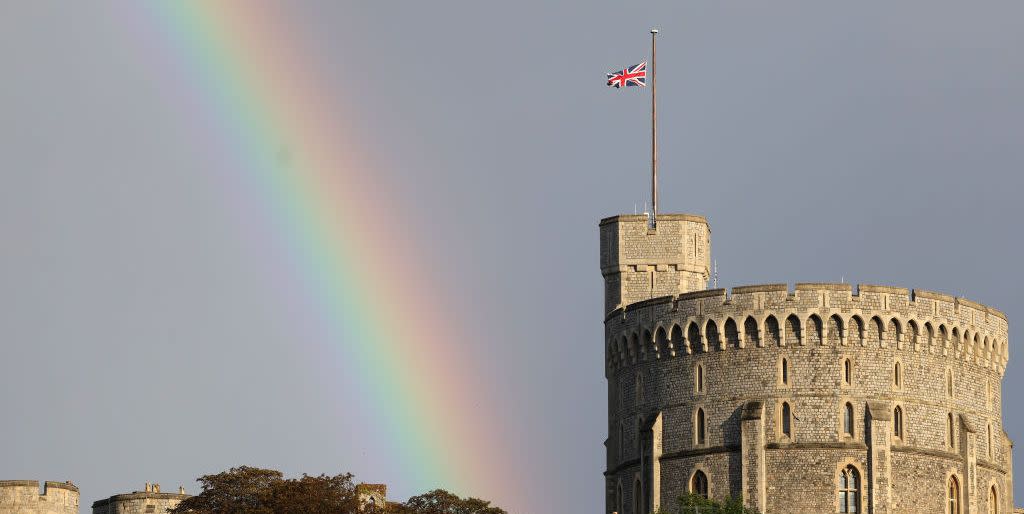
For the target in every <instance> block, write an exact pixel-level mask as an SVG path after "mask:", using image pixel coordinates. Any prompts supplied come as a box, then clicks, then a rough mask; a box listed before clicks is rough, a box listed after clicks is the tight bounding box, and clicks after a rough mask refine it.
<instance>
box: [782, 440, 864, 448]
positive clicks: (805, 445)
mask: <svg viewBox="0 0 1024 514" xmlns="http://www.w3.org/2000/svg"><path fill="white" fill-rule="evenodd" d="M764 449H766V450H867V449H868V445H866V444H864V443H861V442H851V443H843V442H838V441H821V442H813V443H768V444H766V445H764Z"/></svg>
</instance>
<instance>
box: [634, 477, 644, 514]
mask: <svg viewBox="0 0 1024 514" xmlns="http://www.w3.org/2000/svg"><path fill="white" fill-rule="evenodd" d="M643 497H644V492H643V490H642V489H641V488H640V481H639V480H637V481H636V483H635V484H633V514H641V513H642V510H641V509H643Z"/></svg>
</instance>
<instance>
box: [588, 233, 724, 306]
mask: <svg viewBox="0 0 1024 514" xmlns="http://www.w3.org/2000/svg"><path fill="white" fill-rule="evenodd" d="M600 231H601V274H602V275H603V276H604V281H605V311H604V312H609V311H611V310H613V309H615V308H618V307H622V306H625V305H630V304H633V303H636V302H639V301H643V300H648V299H650V298H656V297H659V296H665V295H677V294H680V293H686V292H689V291H698V290H702V289H705V288H706V287H707V283H708V277H709V273H710V266H711V229H709V228H708V222H707V220H706V219H704V218H703V217H701V216H693V215H690V214H664V215H659V216H658V229H657V230H650V229H648V227H647V216H625V215H623V216H614V217H611V218H606V219H604V220H601V224H600Z"/></svg>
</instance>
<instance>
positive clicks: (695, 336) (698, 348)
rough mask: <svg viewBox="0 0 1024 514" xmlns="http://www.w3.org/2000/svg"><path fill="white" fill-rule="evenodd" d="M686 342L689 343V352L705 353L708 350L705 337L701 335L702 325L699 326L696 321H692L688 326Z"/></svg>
mask: <svg viewBox="0 0 1024 514" xmlns="http://www.w3.org/2000/svg"><path fill="white" fill-rule="evenodd" d="M686 343H687V345H689V351H688V352H687V353H704V352H706V351H707V347H706V346H705V344H704V338H703V337H701V335H700V327H698V326H697V322H696V321H691V322H690V324H689V325H688V326H687V327H686Z"/></svg>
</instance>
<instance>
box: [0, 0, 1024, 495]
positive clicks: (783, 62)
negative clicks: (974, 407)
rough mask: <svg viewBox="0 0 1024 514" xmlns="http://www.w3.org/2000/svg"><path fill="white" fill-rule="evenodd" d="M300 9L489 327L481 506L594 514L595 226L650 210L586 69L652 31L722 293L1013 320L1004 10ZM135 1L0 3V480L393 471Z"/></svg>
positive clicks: (599, 438) (450, 280) (606, 93)
mask: <svg viewBox="0 0 1024 514" xmlns="http://www.w3.org/2000/svg"><path fill="white" fill-rule="evenodd" d="M294 8H295V9H296V10H297V11H298V12H297V14H296V16H295V18H294V19H295V20H299V22H301V23H302V24H303V26H302V27H299V28H298V29H297V30H298V31H299V32H302V33H304V34H305V35H306V37H307V38H308V43H309V44H310V45H312V47H313V48H316V51H317V52H318V58H321V59H325V60H326V61H327V62H331V59H332V56H333V55H334V54H335V52H337V54H338V55H339V56H343V57H339V60H340V59H343V62H338V63H337V66H335V67H332V68H329V69H325V70H324V77H325V78H326V80H329V81H330V84H327V85H326V86H325V88H326V89H333V90H336V91H337V92H338V93H337V94H338V95H339V102H340V103H342V104H344V105H349V106H358V107H357V108H356V110H355V111H354V112H352V113H350V114H351V115H352V116H354V117H355V120H354V122H353V124H354V126H359V127H360V128H361V134H360V137H361V139H362V141H363V142H364V143H365V144H366V145H367V147H368V149H369V152H370V153H371V154H372V155H374V156H375V157H374V158H375V159H376V162H377V164H378V166H377V168H378V169H377V170H376V171H377V172H379V173H383V174H386V175H387V177H386V178H387V179H389V180H392V181H394V182H397V183H400V184H403V185H402V192H401V194H402V196H401V201H403V202H406V203H407V206H406V210H408V211H414V212H419V213H422V223H423V226H422V230H432V231H436V232H437V233H438V237H437V244H436V246H435V247H432V248H430V249H427V252H428V253H429V254H426V255H423V256H417V258H422V259H423V262H425V263H439V262H444V263H447V264H446V266H445V268H444V269H443V270H441V271H438V272H437V273H439V274H443V275H444V276H445V278H446V280H445V283H446V284H448V287H450V290H449V291H446V292H444V294H443V295H440V296H443V297H444V298H446V299H454V300H453V301H455V302H463V303H462V304H458V303H456V305H454V306H453V308H456V309H457V308H465V309H466V310H467V312H472V313H474V316H476V318H475V319H471V320H465V323H466V324H467V326H470V327H471V328H473V329H474V330H476V331H477V333H480V334H486V337H481V339H480V340H478V341H474V342H472V343H471V344H470V343H467V348H468V347H470V346H472V348H473V349H472V351H474V352H479V353H480V355H481V356H484V357H486V358H482V359H481V363H480V365H481V369H482V370H484V371H485V372H486V373H488V374H489V375H490V376H492V377H493V380H494V384H492V387H493V388H495V389H501V390H503V391H506V393H505V395H504V396H503V397H502V399H501V401H502V402H506V403H507V405H503V406H501V408H502V409H503V410H505V411H506V412H507V413H508V419H507V421H506V422H507V425H508V427H509V433H510V434H514V437H511V438H510V440H509V444H510V445H516V446H520V447H522V450H521V454H522V455H523V462H525V463H526V465H528V466H530V467H532V469H533V472H532V473H531V475H530V477H528V478H527V481H528V483H529V484H530V486H531V487H532V490H530V491H522V494H521V495H520V496H516V497H503V498H494V499H495V500H498V501H499V503H501V504H503V505H506V506H511V507H514V508H516V509H520V510H522V511H524V512H535V513H548V512H550V513H554V512H581V513H582V512H597V511H600V509H602V508H603V482H602V476H601V473H602V471H603V464H604V463H603V461H604V450H603V446H602V442H603V440H604V439H605V437H606V431H607V428H606V417H605V382H604V378H603V371H602V362H603V355H602V352H603V348H602V339H603V337H602V333H603V330H602V325H601V322H602V312H601V309H602V296H601V287H602V282H601V276H600V272H599V270H598V266H597V257H598V255H597V251H598V248H597V246H598V240H597V221H598V219H600V218H601V217H605V216H608V215H612V214H617V213H627V212H628V213H631V212H632V211H633V208H634V205H637V206H641V207H642V204H643V202H644V201H645V200H646V197H647V194H648V193H647V187H648V185H647V180H648V179H647V173H648V153H647V152H648V144H649V141H648V137H649V136H648V131H647V124H648V118H647V116H648V112H647V102H648V97H647V96H646V95H645V93H643V92H638V91H634V90H627V91H615V90H610V89H609V88H606V87H605V86H604V73H605V72H607V71H611V70H613V69H615V68H618V67H622V66H625V65H629V64H633V63H636V62H639V61H640V60H642V59H644V58H646V55H647V51H648V47H647V45H648V34H647V31H648V29H649V28H650V27H651V26H658V27H659V28H660V29H661V31H662V32H661V35H660V36H659V38H660V39H659V52H658V57H659V62H658V64H659V67H658V79H659V80H658V85H659V88H658V90H659V100H660V108H659V116H660V120H661V125H660V130H661V145H662V146H661V148H662V153H661V159H662V160H661V163H662V164H661V165H662V168H661V170H662V183H661V186H662V196H661V202H662V210H663V211H664V212H688V213H695V214H701V215H705V216H707V217H708V219H709V221H710V223H711V227H712V241H713V248H714V258H715V259H716V260H717V261H718V266H719V270H720V285H724V286H726V287H731V286H734V285H742V284H748V283H762V282H789V283H793V282H797V281H801V282H804V281H838V280H840V278H845V280H846V281H848V282H855V283H856V282H860V283H882V284H894V285H900V286H907V287H916V288H922V289H930V290H936V291H942V292H947V293H952V294H957V295H964V296H967V297H968V298H971V299H973V300H976V301H979V302H982V303H985V304H988V305H992V306H994V307H996V308H998V309H1001V310H1003V311H1004V312H1006V313H1007V315H1008V316H1009V318H1010V322H1011V341H1012V340H1013V339H1015V337H1016V335H1017V330H1016V328H1015V327H1016V323H1017V322H1019V320H1022V319H1024V300H1022V299H1021V296H1020V295H1019V294H1018V293H1017V291H1019V290H1020V289H1021V287H1022V285H1024V284H1022V279H1021V277H1020V275H1019V273H1018V268H1019V263H1020V262H1021V260H1022V254H1024V243H1022V242H1021V239H1020V237H1019V236H1020V233H1021V230H1020V228H1019V223H1020V221H1021V220H1022V219H1024V206H1022V202H1021V201H1020V198H1021V189H1022V187H1021V186H1022V183H1024V179H1022V178H1021V174H1020V170H1021V168H1022V165H1024V146H1022V144H1021V143H1022V142H1024V97H1022V93H1021V92H1022V91H1024V67H1022V66H1021V62H1022V59H1021V56H1022V55H1024V31H1022V30H1021V27H1020V23H1021V20H1022V19H1024V4H1022V3H1020V2H1014V1H1005V2H985V3H977V2H975V3H970V4H968V3H963V2H934V1H929V2H923V1H922V2H899V3H895V2H858V3H856V4H853V3H851V4H842V5H840V4H835V3H824V2H812V1H806V2H759V3H742V4H739V3H724V2H699V3H697V2H687V3H681V2H651V3H648V2H645V3H642V4H638V3H632V2H631V3H622V2H582V1H580V2H560V3H558V4H553V3H550V2H530V1H521V2H509V3H505V4H502V5H497V4H496V3H479V2H456V3H452V2H415V3H414V2H409V3H407V4H404V5H401V6H398V5H395V4H391V3H383V2H374V3H370V2H362V3H356V2H327V1H324V2H303V3H301V5H296V6H295V7H294ZM130 9H133V7H131V3H127V2H126V3H123V4H118V3H115V2H106V3H93V4H89V5H85V4H82V3H72V4H67V3H57V2H18V3H15V2H8V3H5V4H4V5H3V6H0V63H2V66H3V73H2V75H0V77H2V78H0V177H2V179H3V180H2V182H0V234H2V243H0V244H2V248H0V345H2V346H0V388H2V391H4V393H5V394H4V398H5V401H4V404H3V405H4V406H3V409H2V412H3V415H2V417H0V440H2V441H4V444H3V449H2V452H3V455H4V458H3V459H0V479H45V480H65V479H71V480H74V481H76V482H77V483H78V484H79V485H80V486H81V487H82V488H83V505H84V506H86V507H87V506H88V505H89V504H91V502H92V501H93V500H95V499H97V498H100V497H103V496H107V495H110V494H113V493H118V492H123V491H127V490H132V489H138V488H140V487H141V484H142V482H145V481H147V480H148V481H158V482H161V483H163V484H164V486H165V488H172V487H173V486H176V485H178V484H179V483H183V484H185V485H186V487H188V488H189V489H191V490H194V489H195V485H194V483H193V482H192V480H194V478H195V477H196V476H197V475H199V474H202V473H207V472H213V471H218V470H221V469H225V468H227V467H230V466H233V465H239V464H253V465H261V466H267V467H274V468H277V469H282V470H284V471H286V472H289V473H297V472H309V473H320V472H328V473H334V472H339V471H352V472H355V473H356V474H357V476H358V478H363V479H366V480H370V481H383V482H387V481H389V480H392V478H391V477H392V476H393V475H397V473H395V472H394V471H392V470H389V465H390V466H394V465H395V464H394V463H390V464H389V463H380V462H375V461H374V459H373V458H372V457H373V453H374V450H375V449H374V448H367V447H365V446H360V445H359V444H356V443H346V442H345V441H344V440H345V439H346V437H359V435H360V434H361V432H359V429H352V430H353V431H351V432H349V431H348V430H349V427H350V424H349V421H350V420H352V419H361V418H362V417H363V416H362V414H364V413H362V412H360V410H359V409H358V408H353V409H352V410H345V405H346V402H345V399H347V398H350V397H351V396H352V393H347V392H337V391H329V390H325V389H324V388H325V387H326V386H327V385H329V384H330V383H329V382H325V381H324V380H323V377H322V375H323V374H324V373H325V371H324V370H323V369H322V367H323V364H322V363H320V362H318V361H317V359H316V357H315V356H313V355H309V353H308V352H301V351H295V348H294V346H293V342H294V341H299V340H302V339H304V338H307V337H310V336H311V335H310V334H308V333H305V332H304V330H305V328H304V327H303V326H301V325H298V324H293V323H292V320H293V319H294V317H293V316H282V315H280V313H281V312H282V310H287V309H289V308H291V307H290V305H289V304H288V302H287V301H286V300H285V299H283V296H286V295H285V294H284V293H282V291H287V290H288V288H289V287H293V285H290V284H287V283H285V284H280V283H274V282H273V281H270V280H267V279H266V278H265V277H267V276H273V275H275V274H276V273H275V269H274V267H275V266H277V265H278V264H279V263H277V262H275V261H274V259H272V258H268V257H266V256H267V255H272V254H274V253H275V252H276V251H277V250H276V249H274V248H270V247H264V246H261V245H262V244H269V243H265V242H262V243H261V240H259V239H253V238H247V237H246V236H244V235H243V234H244V232H245V231H244V230H243V228H244V226H245V221H246V220H244V219H239V218H238V212H237V211H234V210H232V208H231V207H230V206H225V203H226V202H225V199H224V198H225V196H226V192H225V191H223V189H222V188H223V184H220V183H218V180H217V179H216V178H211V177H212V176H214V175H216V174H217V173H218V172H219V171H218V170H215V169H213V168H215V167H216V166H219V165H221V162H220V160H219V159H218V156H217V155H216V154H214V153H211V152H212V151H213V150H212V149H211V147H209V146H208V145H205V144H204V142H203V141H202V140H200V139H199V138H197V136H196V134H195V130H194V127H193V120H191V119H189V117H188V116H187V115H186V114H183V112H185V111H186V109H185V108H184V106H182V105H177V104H176V103H175V100H174V96H173V95H170V96H169V95H167V94H166V93H167V92H166V91H165V90H164V87H165V84H164V81H165V80H166V79H167V77H165V76H162V75H161V70H159V69H156V68H154V66H153V62H152V60H151V59H150V54H149V52H150V51H151V49H147V48H145V47H144V46H143V45H140V44H139V34H138V32H137V31H138V30H140V27H131V26H124V24H123V23H124V21H125V20H127V19H131V17H128V16H124V15H123V14H122V13H123V11H124V10H130ZM143 29H144V27H143ZM355 69H358V70H360V72H359V75H360V79H357V80H353V77H352V71H353V70H355ZM362 77H365V80H362ZM382 208H386V207H382ZM1010 352H1011V360H1010V366H1009V369H1008V372H1007V375H1006V379H1005V381H1004V405H1003V409H1004V415H1005V420H1006V428H1007V431H1008V432H1009V435H1010V437H1011V438H1012V439H1016V440H1020V439H1021V438H1022V437H1024V414H1022V413H1021V406H1022V405H1021V399H1020V397H1017V396H1016V395H1015V394H1014V393H1015V392H1016V391H1019V390H1020V388H1021V386H1022V384H1024V377H1021V376H1019V370H1020V366H1019V365H1018V363H1019V362H1020V361H1021V357H1020V356H1019V355H1018V353H1017V349H1016V346H1015V345H1011V350H1010ZM342 371H343V370H342ZM328 372H330V371H328ZM268 377H273V379H268ZM353 387H355V388H358V387H359V385H358V384H353ZM296 398H302V399H303V400H304V401H302V402H296V401H294V400H295V399H296ZM267 405H273V406H274V410H273V415H272V416H268V415H267V410H266V407H267ZM490 410H491V409H488V412H489V411H490ZM368 421H370V422H372V420H368ZM252 426H255V427H256V428H251V427H252ZM506 453H507V452H506ZM503 454H504V453H503ZM1021 459H1024V457H1022V456H1021V452H1018V457H1017V459H1016V460H1017V465H1016V467H1017V468H1022V467H1024V461H1022V460H1021ZM495 465H496V466H501V465H502V463H501V462H496V463H495ZM522 465H523V464H522V463H519V464H518V465H516V466H510V468H513V469H518V468H519V467H521V466H522ZM396 489H397V490H396V491H395V492H396V494H397V495H400V496H407V495H409V494H412V493H416V492H420V491H413V490H407V488H403V487H402V485H401V484H396ZM1016 490H1017V495H1018V496H1019V497H1024V482H1022V481H1018V484H1017V486H1016ZM1018 503H1020V502H1019V501H1018ZM84 511H86V509H83V512H84Z"/></svg>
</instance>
